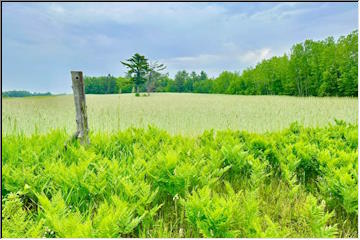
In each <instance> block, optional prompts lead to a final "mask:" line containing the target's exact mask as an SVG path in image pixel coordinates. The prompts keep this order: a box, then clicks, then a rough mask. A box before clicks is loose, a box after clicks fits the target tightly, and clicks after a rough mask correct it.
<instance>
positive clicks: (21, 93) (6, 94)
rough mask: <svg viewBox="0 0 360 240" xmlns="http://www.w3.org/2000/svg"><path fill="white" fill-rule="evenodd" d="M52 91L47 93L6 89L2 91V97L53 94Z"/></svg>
mask: <svg viewBox="0 0 360 240" xmlns="http://www.w3.org/2000/svg"><path fill="white" fill-rule="evenodd" d="M51 95H52V94H51V93H50V92H46V93H37V92H33V93H32V92H29V91H17V90H13V91H5V92H2V93H1V96H2V97H31V96H51Z"/></svg>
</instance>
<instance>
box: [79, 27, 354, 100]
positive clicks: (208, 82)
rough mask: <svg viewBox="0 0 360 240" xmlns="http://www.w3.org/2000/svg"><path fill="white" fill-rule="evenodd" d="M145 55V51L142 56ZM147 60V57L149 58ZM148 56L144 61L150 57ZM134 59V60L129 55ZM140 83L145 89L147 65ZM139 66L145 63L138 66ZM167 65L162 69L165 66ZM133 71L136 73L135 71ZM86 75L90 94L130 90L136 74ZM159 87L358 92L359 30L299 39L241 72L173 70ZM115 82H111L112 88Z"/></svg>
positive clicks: (159, 78)
mask: <svg viewBox="0 0 360 240" xmlns="http://www.w3.org/2000/svg"><path fill="white" fill-rule="evenodd" d="M139 57H143V56H140V55H139V56H138V58H139ZM144 59H145V58H144ZM144 59H143V60H142V61H143V64H145V62H147V61H146V59H145V60H144ZM129 60H130V59H129ZM146 66H147V65H146V64H145V65H144V67H145V68H141V69H143V70H144V71H142V73H141V74H140V75H139V76H141V77H140V78H139V79H140V80H141V81H137V83H136V86H137V89H138V90H139V91H145V90H146V87H147V86H149V84H147V85H146V86H145V85H144V84H141V83H143V82H145V80H146V78H145V75H146V69H147V67H146ZM139 69H140V68H139ZM162 70H163V69H162ZM131 74H132V73H131ZM128 79H130V77H129V76H128V77H119V78H115V77H112V78H111V80H110V79H109V78H108V77H85V84H86V85H85V86H86V92H87V93H97V94H103V93H119V92H122V93H129V92H131V90H132V86H133V83H132V82H134V77H132V78H131V79H132V80H131V81H129V80H128ZM151 79H152V81H151V86H152V88H151V90H152V91H155V92H194V93H222V94H238V95H291V96H357V91H358V31H357V30H356V31H353V32H352V33H350V34H348V35H347V36H342V37H340V38H339V39H338V40H337V41H335V40H334V38H333V37H328V38H326V39H325V40H322V41H313V40H306V41H305V42H303V43H298V44H295V45H294V46H293V47H292V48H291V51H290V54H288V55H286V54H284V55H283V56H278V57H272V58H270V59H267V60H263V61H262V62H260V63H258V64H257V65H256V66H255V67H249V68H248V69H246V70H244V71H243V72H242V73H241V74H240V73H238V72H228V71H224V72H223V73H221V74H220V75H219V76H218V77H217V78H215V79H209V78H208V76H207V74H206V73H205V72H204V71H201V72H200V74H197V73H195V72H192V73H191V74H189V73H188V72H186V71H185V70H182V71H179V72H178V73H177V74H176V75H175V77H174V79H171V78H170V77H169V75H168V74H160V73H159V72H157V74H153V75H152V78H151ZM110 82H111V87H109V85H110Z"/></svg>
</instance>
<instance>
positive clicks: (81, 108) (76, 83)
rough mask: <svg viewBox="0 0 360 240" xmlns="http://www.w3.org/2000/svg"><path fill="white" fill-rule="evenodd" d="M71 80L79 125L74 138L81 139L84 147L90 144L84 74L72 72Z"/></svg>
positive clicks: (77, 123)
mask: <svg viewBox="0 0 360 240" xmlns="http://www.w3.org/2000/svg"><path fill="white" fill-rule="evenodd" d="M71 79H72V89H73V92H74V102H75V110H76V125H77V131H76V133H75V135H74V137H75V138H79V139H80V143H81V144H82V145H88V144H89V143H90V140H89V126H88V118H87V112H86V101H85V88H84V80H83V74H82V72H81V71H71Z"/></svg>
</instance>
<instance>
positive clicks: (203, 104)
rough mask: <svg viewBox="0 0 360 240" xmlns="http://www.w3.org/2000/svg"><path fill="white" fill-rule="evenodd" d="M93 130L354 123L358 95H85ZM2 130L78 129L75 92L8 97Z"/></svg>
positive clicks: (193, 130) (189, 131)
mask: <svg viewBox="0 0 360 240" xmlns="http://www.w3.org/2000/svg"><path fill="white" fill-rule="evenodd" d="M86 97H87V99H86V100H87V105H88V115H89V125H90V129H91V130H92V131H101V132H104V131H106V132H112V131H116V130H119V129H122V130H123V129H126V128H128V127H130V126H134V127H147V125H148V124H152V125H154V126H156V127H158V128H161V129H164V130H167V131H168V132H169V133H171V134H185V135H197V134H201V133H202V132H203V131H204V130H207V129H211V128H213V129H215V130H221V129H228V128H229V129H234V130H236V129H239V130H247V131H250V132H265V131H277V130H280V129H283V128H286V127H288V126H289V124H290V123H292V122H294V121H298V122H299V123H301V124H303V125H304V126H324V125H327V124H328V123H329V122H334V119H339V120H340V119H341V120H344V121H346V122H349V123H356V122H357V116H358V107H357V106H358V105H357V104H358V103H357V101H358V100H357V98H336V97H325V98H319V97H317V98H316V97H287V96H235V95H215V94H214V95H208V94H186V93H182V94H177V93H153V94H151V96H150V97H134V95H132V94H122V95H87V96H86ZM2 101H3V109H2V114H3V115H2V127H3V133H5V134H8V133H16V132H24V133H26V134H31V133H33V132H35V131H38V132H47V131H49V130H50V129H52V128H61V129H66V130H67V131H69V132H73V131H75V108H74V102H73V96H72V95H66V96H54V97H28V98H5V99H3V100H2Z"/></svg>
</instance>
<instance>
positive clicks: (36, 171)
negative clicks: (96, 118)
mask: <svg viewBox="0 0 360 240" xmlns="http://www.w3.org/2000/svg"><path fill="white" fill-rule="evenodd" d="M357 133H358V130H357V125H350V124H346V123H345V122H343V121H337V122H336V124H335V125H329V126H328V127H324V128H304V127H302V126H301V125H299V124H293V125H291V126H290V128H289V129H286V130H283V131H281V132H276V133H266V134H253V133H248V132H239V131H230V130H228V131H219V132H214V131H212V130H211V131H206V132H204V133H203V134H202V135H201V136H199V137H196V138H192V137H183V136H171V135H169V134H168V133H167V132H165V131H161V130H158V129H156V128H153V127H149V129H148V130H144V129H128V130H126V131H123V132H118V133H113V134H104V133H98V134H93V135H91V143H92V144H91V146H89V147H88V148H84V147H82V146H81V145H80V144H79V143H77V142H73V143H69V146H68V147H67V149H64V147H63V146H64V145H63V143H64V142H65V141H66V140H67V139H68V137H69V136H68V135H67V134H66V133H65V132H62V131H54V132H51V133H48V134H46V135H37V134H34V135H32V136H24V135H6V136H3V139H2V140H3V146H2V147H3V149H2V168H3V169H2V170H3V175H2V206H3V211H2V219H3V222H2V224H3V225H2V227H3V236H4V237H356V236H357V224H358V223H357V217H358V208H357V206H358V192H357V189H358V187H357V186H358V182H357V179H358V175H357V168H358V158H357V156H358V150H357V148H358V145H357V136H358V135H357Z"/></svg>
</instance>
